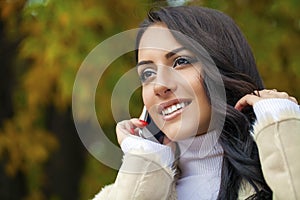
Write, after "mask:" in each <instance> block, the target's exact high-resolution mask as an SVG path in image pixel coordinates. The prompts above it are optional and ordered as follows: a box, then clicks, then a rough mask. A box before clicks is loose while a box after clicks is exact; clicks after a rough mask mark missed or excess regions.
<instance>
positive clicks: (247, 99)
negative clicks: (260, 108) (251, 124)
mask: <svg viewBox="0 0 300 200" xmlns="http://www.w3.org/2000/svg"><path fill="white" fill-rule="evenodd" d="M259 99H260V97H258V96H256V95H254V94H247V95H245V96H244V97H242V98H241V99H240V100H239V101H238V102H237V103H236V104H235V106H234V108H235V109H237V110H239V111H241V110H242V109H243V108H245V107H246V106H248V105H250V106H253V104H254V103H256V102H257V101H259Z"/></svg>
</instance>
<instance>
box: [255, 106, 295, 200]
mask: <svg viewBox="0 0 300 200" xmlns="http://www.w3.org/2000/svg"><path fill="white" fill-rule="evenodd" d="M266 103H268V102H266ZM269 103H270V102H269ZM261 106H262V107H264V105H261ZM265 106H266V105H265ZM254 137H255V140H256V143H257V145H258V149H259V155H260V160H261V164H262V170H263V174H264V177H265V179H266V182H267V183H268V185H269V186H270V188H271V189H272V191H273V199H291V200H292V199H300V160H299V152H300V111H299V107H298V105H297V107H296V108H295V109H292V110H290V109H281V110H280V114H279V115H276V116H274V115H271V114H270V115H268V114H267V115H265V116H264V117H263V118H260V119H259V120H258V122H257V124H256V125H255V126H254Z"/></svg>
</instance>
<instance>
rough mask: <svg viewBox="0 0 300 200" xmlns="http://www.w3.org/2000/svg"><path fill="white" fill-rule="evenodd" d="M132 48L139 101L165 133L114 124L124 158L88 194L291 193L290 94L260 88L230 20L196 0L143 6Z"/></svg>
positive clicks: (295, 195) (294, 114)
mask: <svg viewBox="0 0 300 200" xmlns="http://www.w3.org/2000/svg"><path fill="white" fill-rule="evenodd" d="M136 53H137V54H136V55H137V63H138V64H137V70H138V74H139V76H140V79H141V81H142V86H143V101H144V104H145V107H146V108H147V110H148V112H149V114H150V116H151V119H152V120H153V121H154V122H155V124H156V125H157V126H158V128H159V129H160V130H161V131H162V132H163V133H164V137H163V139H162V141H161V142H162V144H159V143H155V142H152V141H149V140H145V139H142V138H141V137H139V129H142V128H143V127H145V126H146V125H147V123H145V122H144V121H141V120H138V119H131V120H126V121H123V122H120V123H118V125H117V128H116V131H117V137H118V141H119V143H120V145H121V147H122V150H123V151H124V153H125V156H124V160H123V165H122V167H121V169H120V172H119V174H118V176H117V179H116V182H115V183H114V184H113V185H111V186H107V187H106V188H104V189H103V190H102V191H101V192H100V193H99V194H98V195H97V196H96V197H95V199H247V198H248V199H272V197H273V198H274V199H299V198H300V193H299V191H297V190H296V189H297V188H300V178H299V176H300V162H297V160H296V159H295V158H296V153H297V152H299V150H300V148H299V142H300V135H299V133H298V132H299V128H300V111H299V107H298V105H297V101H296V100H295V98H293V97H290V96H289V95H288V94H286V93H282V92H277V91H276V90H264V89H263V84H262V80H261V78H260V76H259V74H258V72H257V69H256V64H255V61H254V58H253V55H252V52H251V50H250V47H249V45H248V44H247V42H246V40H245V38H244V37H243V35H242V33H241V32H240V30H239V29H238V27H237V26H236V25H235V23H234V22H233V21H232V19H230V18H229V17H228V16H226V15H224V14H223V13H221V12H219V11H216V10H212V9H208V8H201V7H185V6H183V7H169V8H163V9H160V10H158V11H152V12H150V13H149V16H148V19H146V20H145V21H144V22H143V23H142V25H141V30H140V31H139V33H138V36H137V52H136ZM207 55H209V56H210V57H211V59H212V60H211V59H210V58H208V57H207ZM211 61H213V63H214V64H215V65H213V66H212V62H211ZM178 152H180V153H178ZM174 155H175V156H174ZM177 156H178V157H177ZM177 158H178V159H177Z"/></svg>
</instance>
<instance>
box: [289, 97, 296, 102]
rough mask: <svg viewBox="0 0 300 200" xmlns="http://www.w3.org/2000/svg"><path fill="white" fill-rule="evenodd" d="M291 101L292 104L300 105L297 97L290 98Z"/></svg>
mask: <svg viewBox="0 0 300 200" xmlns="http://www.w3.org/2000/svg"><path fill="white" fill-rule="evenodd" d="M289 100H291V101H292V102H294V103H296V104H298V101H297V99H296V98H295V97H289Z"/></svg>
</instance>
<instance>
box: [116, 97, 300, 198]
mask: <svg viewBox="0 0 300 200" xmlns="http://www.w3.org/2000/svg"><path fill="white" fill-rule="evenodd" d="M253 108H254V112H255V114H256V117H257V121H260V120H262V119H263V118H264V117H266V116H272V117H273V118H274V120H275V121H276V119H277V118H278V116H279V115H280V113H281V111H282V110H292V111H295V112H299V106H298V105H297V104H295V103H293V102H291V101H289V100H287V99H265V100H262V101H259V102H258V103H256V104H255V105H254V107H253ZM217 138H218V133H217V132H215V131H211V132H208V133H207V134H205V135H201V136H197V137H193V138H188V139H186V140H181V141H179V142H178V145H179V147H180V151H181V154H180V157H179V168H180V170H181V172H182V173H181V176H180V178H179V180H178V181H177V187H176V189H177V194H178V200H212V199H217V196H218V193H219V187H220V181H221V168H222V158H223V149H222V147H221V145H220V144H219V143H218V142H217ZM121 148H122V150H123V152H124V153H126V152H128V151H129V150H132V149H139V148H143V149H144V150H145V151H147V152H156V153H158V154H159V155H160V156H161V161H162V163H163V165H164V166H171V165H172V163H173V162H174V155H173V152H172V150H171V148H170V147H168V146H165V145H161V144H159V143H155V142H152V141H150V140H145V139H142V138H140V137H137V136H130V137H127V138H125V139H124V141H123V142H122V144H121Z"/></svg>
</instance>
